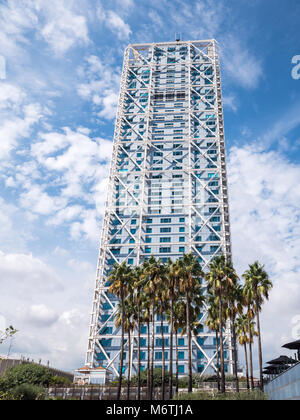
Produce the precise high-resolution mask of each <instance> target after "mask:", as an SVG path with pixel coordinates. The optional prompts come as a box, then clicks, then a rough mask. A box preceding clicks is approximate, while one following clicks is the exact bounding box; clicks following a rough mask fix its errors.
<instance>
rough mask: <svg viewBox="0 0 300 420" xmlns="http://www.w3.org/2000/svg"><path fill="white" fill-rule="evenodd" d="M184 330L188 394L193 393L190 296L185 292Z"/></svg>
mask: <svg viewBox="0 0 300 420" xmlns="http://www.w3.org/2000/svg"><path fill="white" fill-rule="evenodd" d="M186 330H187V338H188V392H193V373H192V336H191V325H190V294H189V290H188V289H187V291H186Z"/></svg>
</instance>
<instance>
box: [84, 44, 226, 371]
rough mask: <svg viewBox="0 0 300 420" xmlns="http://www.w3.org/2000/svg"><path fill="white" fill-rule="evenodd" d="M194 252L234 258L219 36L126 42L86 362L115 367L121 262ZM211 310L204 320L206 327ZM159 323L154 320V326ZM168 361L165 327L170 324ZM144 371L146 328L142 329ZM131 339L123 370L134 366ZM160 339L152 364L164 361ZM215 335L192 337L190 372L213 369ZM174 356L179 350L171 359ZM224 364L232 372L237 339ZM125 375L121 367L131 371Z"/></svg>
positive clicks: (183, 360) (183, 352) (205, 258)
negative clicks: (111, 288)
mask: <svg viewBox="0 0 300 420" xmlns="http://www.w3.org/2000/svg"><path fill="white" fill-rule="evenodd" d="M189 252H192V253H193V254H194V255H195V256H196V257H197V258H198V259H199V262H200V263H201V265H202V267H203V269H204V270H205V269H206V268H207V266H208V264H209V262H210V261H211V260H212V259H213V258H214V257H215V256H217V255H220V254H222V253H223V254H225V255H226V256H227V257H229V258H230V257H231V242H230V225H229V210H228V196H227V177H226V163H225V143H224V123H223V109H222V94H221V80H220V64H219V52H218V44H217V42H216V41H215V40H206V41H187V42H183V41H176V42H166V43H156V44H138V45H129V46H128V48H127V49H126V51H125V57H124V65H123V73H122V79H121V90H120V98H119V106H118V113H117V119H116V126H115V136H114V146H113V154H112V162H111V170H110V178H109V189H108V197H107V203H106V211H105V216H104V220H103V228H102V239H101V246H100V255H99V264H98V271H97V279H96V288H95V295H94V300H93V307H92V317H91V325H90V331H89V339H88V350H87V358H86V364H87V365H88V366H90V367H95V366H103V367H107V368H109V369H110V370H111V371H113V373H114V374H115V375H116V376H117V375H118V373H119V355H120V341H121V340H120V330H118V329H116V328H115V320H114V313H115V311H116V305H117V301H116V299H115V297H114V296H112V295H110V294H109V293H108V290H107V277H108V275H109V272H110V270H111V269H112V267H113V265H114V264H115V263H119V262H122V261H127V263H128V264H129V265H132V266H134V265H139V264H141V263H143V261H144V260H145V259H147V258H149V257H150V256H151V255H154V256H155V257H159V258H160V259H161V260H162V261H163V262H165V261H167V260H168V258H171V259H172V260H176V259H178V258H180V257H182V254H183V253H189ZM205 317H206V311H205V308H204V310H203V313H202V314H201V317H200V319H201V320H202V323H203V324H204V321H205ZM160 325H161V323H160V321H159V320H157V326H156V332H157V333H159V330H160V328H161V326H160ZM164 332H165V338H166V349H165V351H166V357H167V359H168V358H169V357H171V355H170V354H169V353H170V352H169V348H168V337H169V336H168V334H169V327H168V325H167V323H166V325H165V326H164ZM141 333H142V340H141V346H142V355H141V359H142V369H145V368H146V364H147V328H146V326H143V327H142V330H141ZM136 335H137V334H136V333H135V336H134V337H133V338H132V340H133V347H134V351H133V355H132V359H131V360H128V347H127V345H125V354H124V357H125V359H124V360H125V371H126V370H127V368H128V365H129V363H131V364H132V374H133V375H134V374H135V373H136V371H137V351H136V349H137V339H136ZM159 337H160V336H159V335H158V336H157V340H156V348H155V357H154V360H155V367H160V366H161V363H162V361H161V360H162V347H161V344H162V343H161V340H159ZM214 337H215V334H214V333H212V332H211V331H209V330H208V329H207V327H204V328H202V329H201V331H199V334H198V336H197V337H193V371H194V372H200V373H203V374H204V373H205V374H208V373H213V372H214V371H215V368H216V340H215V338H214ZM178 345H179V373H180V375H186V374H187V363H188V362H187V339H186V337H185V336H183V337H180V338H179V339H178ZM174 357H175V353H174V354H173V358H174ZM225 358H226V365H225V369H226V370H227V371H228V372H231V371H232V362H231V361H232V349H231V335H230V332H229V330H228V331H227V333H226V334H225ZM125 371H124V372H125Z"/></svg>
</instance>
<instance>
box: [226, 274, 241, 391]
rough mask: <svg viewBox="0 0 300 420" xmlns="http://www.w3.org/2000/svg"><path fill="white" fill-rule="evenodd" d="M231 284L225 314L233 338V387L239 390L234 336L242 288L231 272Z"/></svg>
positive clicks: (239, 312) (235, 338)
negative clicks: (229, 323) (229, 322)
mask: <svg viewBox="0 0 300 420" xmlns="http://www.w3.org/2000/svg"><path fill="white" fill-rule="evenodd" d="M231 278H232V281H233V283H232V285H231V286H230V287H229V288H228V295H227V298H228V307H227V316H228V318H229V319H230V320H231V330H232V339H233V363H234V375H235V387H236V392H240V387H239V378H238V349H237V336H236V322H235V321H236V317H237V315H238V314H242V313H243V288H242V286H241V285H240V284H239V283H238V281H239V278H238V276H237V275H236V274H235V272H233V273H232V276H231Z"/></svg>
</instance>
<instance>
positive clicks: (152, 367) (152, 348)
mask: <svg viewBox="0 0 300 420" xmlns="http://www.w3.org/2000/svg"><path fill="white" fill-rule="evenodd" d="M154 328H155V310H154V302H152V343H151V365H150V371H151V372H150V400H152V398H153V370H154V340H155V331H154Z"/></svg>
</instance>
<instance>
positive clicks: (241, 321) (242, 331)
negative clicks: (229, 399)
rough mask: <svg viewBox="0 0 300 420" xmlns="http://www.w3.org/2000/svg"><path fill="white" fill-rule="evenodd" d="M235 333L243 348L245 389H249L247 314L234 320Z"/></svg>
mask: <svg viewBox="0 0 300 420" xmlns="http://www.w3.org/2000/svg"><path fill="white" fill-rule="evenodd" d="M236 332H237V336H238V340H239V343H240V345H241V346H243V347H244V352H245V366H246V379H247V389H250V382H249V367H248V354H247V344H248V343H249V335H248V316H247V314H243V315H240V316H239V317H238V318H237V320H236Z"/></svg>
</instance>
